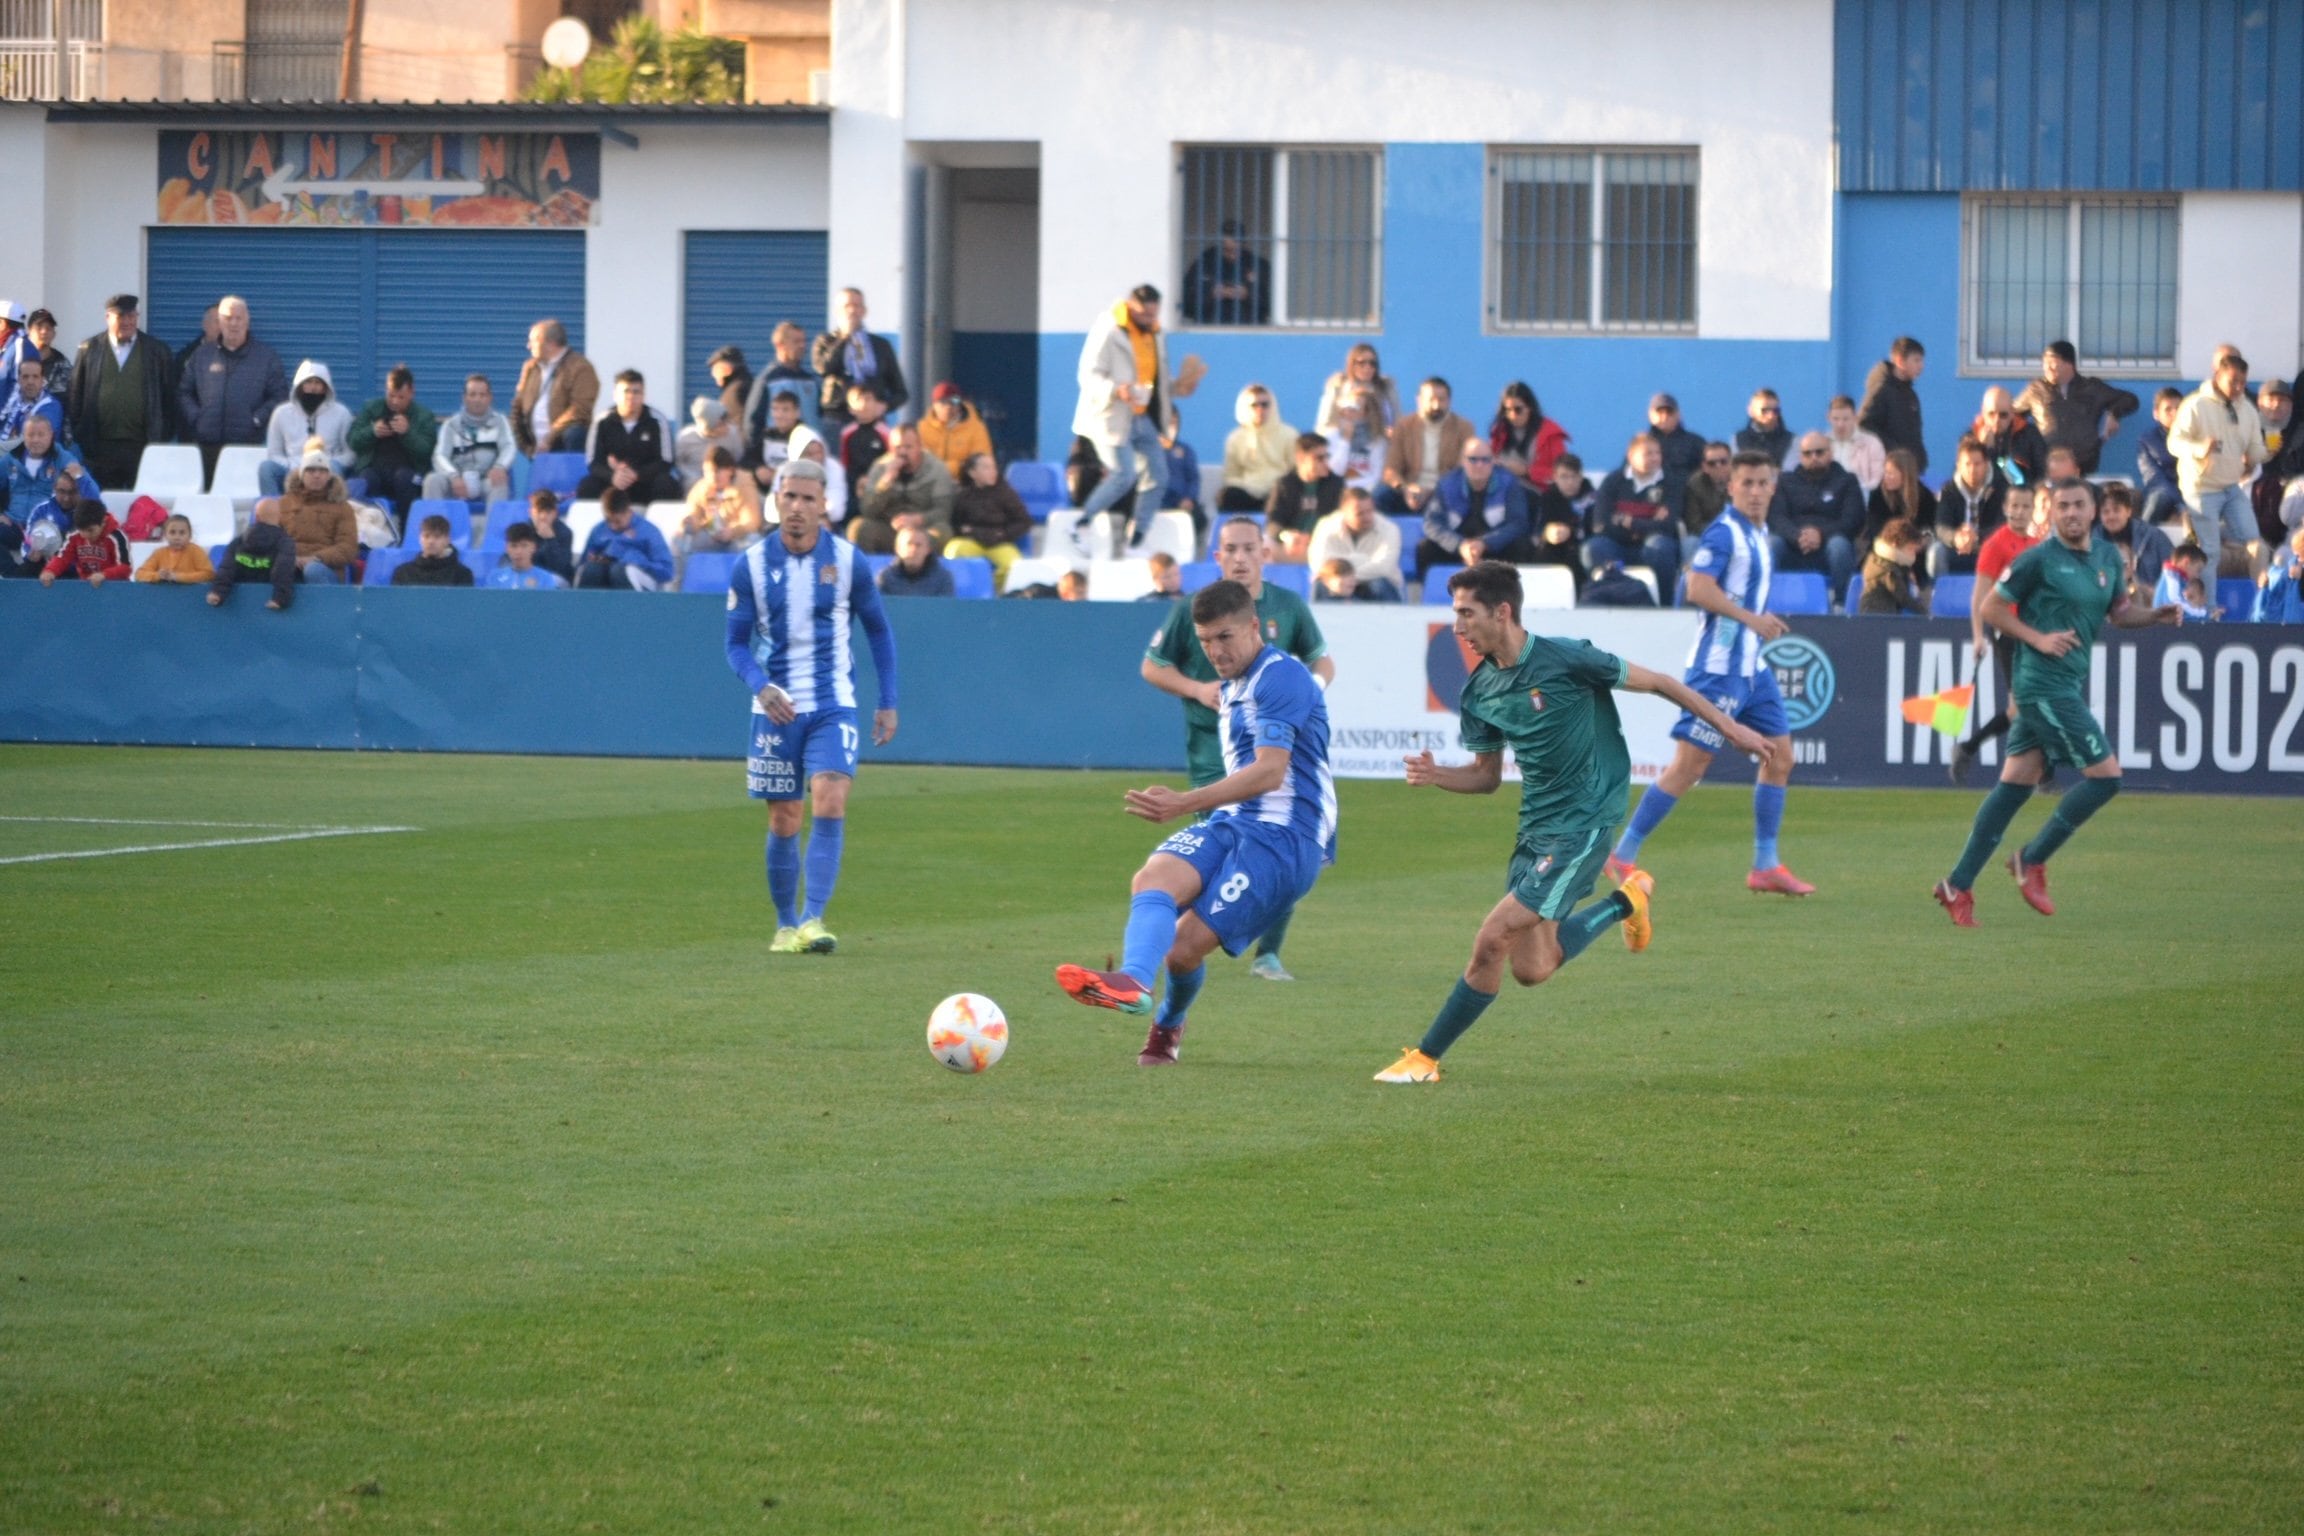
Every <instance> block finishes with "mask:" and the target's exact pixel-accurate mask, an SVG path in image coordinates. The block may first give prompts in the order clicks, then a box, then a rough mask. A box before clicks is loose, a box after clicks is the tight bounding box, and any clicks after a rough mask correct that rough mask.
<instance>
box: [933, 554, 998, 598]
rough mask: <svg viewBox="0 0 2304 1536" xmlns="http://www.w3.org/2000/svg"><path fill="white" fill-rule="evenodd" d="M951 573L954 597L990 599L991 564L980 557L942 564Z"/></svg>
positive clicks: (973, 556)
mask: <svg viewBox="0 0 2304 1536" xmlns="http://www.w3.org/2000/svg"><path fill="white" fill-rule="evenodd" d="M944 565H945V567H946V569H948V570H950V571H951V572H952V595H953V596H954V597H990V596H991V595H992V562H991V561H989V560H987V559H985V558H984V557H983V556H982V555H968V556H964V557H962V558H960V559H957V560H947V561H945V562H944Z"/></svg>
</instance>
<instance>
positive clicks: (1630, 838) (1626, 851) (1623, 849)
mask: <svg viewBox="0 0 2304 1536" xmlns="http://www.w3.org/2000/svg"><path fill="white" fill-rule="evenodd" d="M1679 803H1680V797H1679V796H1678V795H1674V794H1667V793H1666V792H1665V790H1664V786H1663V785H1661V784H1651V785H1649V786H1648V792H1647V793H1646V794H1644V795H1642V796H1641V797H1640V803H1639V804H1638V805H1636V806H1634V807H1633V808H1632V823H1631V825H1630V826H1627V827H1626V828H1625V829H1624V835H1623V836H1622V837H1619V838H1618V839H1616V857H1617V858H1618V859H1619V860H1621V861H1622V862H1624V863H1626V864H1637V863H1639V862H1640V845H1641V844H1642V843H1644V842H1646V841H1647V840H1648V834H1649V833H1651V832H1653V831H1655V830H1656V829H1657V828H1658V827H1660V826H1662V825H1664V818H1665V817H1667V816H1669V815H1671V814H1672V807H1674V806H1676V805H1678V804H1679ZM1427 1054H1429V1053H1427Z"/></svg>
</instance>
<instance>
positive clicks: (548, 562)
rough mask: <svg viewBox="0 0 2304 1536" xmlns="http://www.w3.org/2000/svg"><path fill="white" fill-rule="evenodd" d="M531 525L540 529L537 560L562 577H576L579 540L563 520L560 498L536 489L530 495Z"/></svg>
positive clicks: (542, 565)
mask: <svg viewBox="0 0 2304 1536" xmlns="http://www.w3.org/2000/svg"><path fill="white" fill-rule="evenodd" d="M528 526H529V527H531V528H533V529H534V530H535V531H536V564H537V565H538V566H539V567H540V568H542V569H544V570H547V571H550V572H551V573H552V574H553V575H555V576H557V577H559V578H560V579H561V580H562V581H564V582H568V583H569V584H571V585H573V584H574V583H575V580H576V540H575V537H574V536H573V535H571V534H570V533H569V532H568V525H567V524H565V523H563V522H561V521H560V498H559V497H557V496H555V495H553V494H552V493H551V492H550V491H536V492H534V493H532V494H531V495H530V496H529V498H528Z"/></svg>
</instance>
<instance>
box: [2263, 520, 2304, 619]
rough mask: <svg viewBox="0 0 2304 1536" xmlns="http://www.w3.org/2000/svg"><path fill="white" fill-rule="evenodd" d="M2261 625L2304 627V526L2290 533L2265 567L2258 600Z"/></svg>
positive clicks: (2292, 529) (2290, 530)
mask: <svg viewBox="0 0 2304 1536" xmlns="http://www.w3.org/2000/svg"><path fill="white" fill-rule="evenodd" d="M2256 620H2257V622H2258V623H2260V624H2304V523H2299V524H2298V525H2297V526H2295V527H2294V528H2291V529H2289V530H2288V540H2287V542H2286V543H2284V544H2282V545H2281V546H2280V549H2279V552H2278V553H2276V554H2274V555H2273V557H2272V563H2271V564H2270V565H2268V566H2267V567H2265V570H2264V582H2263V590H2262V591H2261V592H2259V593H2258V594H2257V597H2256Z"/></svg>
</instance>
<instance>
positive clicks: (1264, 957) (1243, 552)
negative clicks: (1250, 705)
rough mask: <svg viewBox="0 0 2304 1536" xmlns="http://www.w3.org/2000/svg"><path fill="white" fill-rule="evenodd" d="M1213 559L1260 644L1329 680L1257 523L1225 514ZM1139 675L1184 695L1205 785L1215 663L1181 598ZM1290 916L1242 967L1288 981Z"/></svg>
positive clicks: (1214, 747)
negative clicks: (1277, 579)
mask: <svg viewBox="0 0 2304 1536" xmlns="http://www.w3.org/2000/svg"><path fill="white" fill-rule="evenodd" d="M1215 555H1216V564H1217V565H1218V566H1219V567H1220V568H1221V570H1222V574H1223V577H1224V579H1225V580H1226V581H1236V582H1238V583H1240V585H1242V586H1244V587H1246V588H1247V589H1248V595H1249V596H1250V597H1253V598H1254V599H1255V600H1256V627H1257V628H1258V629H1260V630H1262V631H1263V633H1264V640H1265V643H1266V644H1268V645H1270V646H1272V647H1274V648H1275V649H1277V650H1282V651H1286V652H1287V653H1288V654H1289V655H1291V656H1293V657H1295V658H1296V659H1297V660H1298V661H1300V662H1302V663H1304V665H1305V666H1306V667H1308V668H1310V669H1311V672H1312V677H1313V680H1314V681H1315V682H1317V683H1318V684H1319V685H1320V686H1321V687H1322V688H1323V689H1325V688H1326V687H1327V686H1328V685H1329V684H1330V683H1332V682H1334V681H1335V680H1336V663H1335V662H1334V661H1332V660H1330V659H1329V656H1328V642H1327V641H1326V640H1324V639H1322V638H1321V637H1320V626H1319V624H1318V623H1317V622H1316V621H1315V620H1314V619H1313V617H1312V610H1311V608H1310V607H1308V606H1306V604H1305V602H1304V599H1302V598H1300V597H1298V596H1297V595H1296V594H1295V593H1293V592H1291V591H1289V590H1288V589H1287V588H1285V587H1279V586H1274V585H1272V584H1270V583H1268V582H1267V581H1265V579H1264V530H1263V529H1261V528H1259V527H1257V526H1256V525H1255V524H1254V523H1252V522H1249V521H1248V520H1247V519H1246V518H1244V517H1236V518H1233V519H1232V520H1231V521H1230V522H1227V523H1225V524H1224V525H1223V526H1222V527H1220V528H1218V529H1217V530H1216V549H1215ZM1141 670H1142V673H1143V677H1144V681H1146V682H1148V683H1150V684H1151V685H1152V686H1153V687H1155V688H1157V689H1159V690H1160V691H1161V692H1162V693H1169V694H1174V695H1175V696H1176V697H1177V698H1179V699H1182V700H1183V701H1184V767H1185V771H1186V772H1187V773H1189V774H1190V775H1191V778H1192V787H1193V788H1194V789H1205V788H1206V787H1207V786H1209V785H1210V784H1213V783H1215V782H1216V781H1217V780H1218V779H1221V778H1223V777H1224V749H1223V748H1222V747H1221V746H1219V745H1218V744H1217V741H1216V689H1217V681H1216V669H1215V668H1214V667H1212V666H1210V665H1209V664H1208V655H1207V653H1206V652H1205V651H1203V650H1201V649H1200V637H1199V635H1198V634H1196V633H1195V632H1194V631H1193V628H1192V603H1191V600H1190V599H1188V598H1187V599H1186V600H1184V601H1182V602H1179V603H1178V604H1176V606H1175V607H1174V608H1172V609H1170V610H1169V613H1168V620H1167V622H1166V623H1164V624H1162V625H1161V626H1160V632H1159V633H1158V634H1156V635H1154V636H1153V637H1152V644H1151V646H1150V648H1148V649H1147V650H1146V651H1145V652H1144V665H1143V667H1142V669H1141ZM1295 915H1296V909H1295V908H1294V907H1289V908H1287V909H1286V910H1285V911H1283V912H1281V914H1280V915H1279V916H1278V917H1275V918H1274V919H1272V923H1271V925H1270V926H1269V927H1267V928H1266V929H1265V930H1264V933H1263V935H1262V937H1260V938H1258V939H1257V941H1256V956H1255V958H1254V959H1253V960H1251V961H1249V962H1248V974H1249V975H1251V976H1260V977H1262V978H1263V979H1264V980H1266V981H1294V980H1295V979H1296V978H1295V977H1293V976H1291V975H1289V974H1288V969H1287V967H1286V966H1284V965H1282V964H1281V963H1280V945H1281V941H1282V940H1284V939H1286V938H1287V937H1288V923H1289V920H1290V919H1291V918H1293V917H1294V916H1295Z"/></svg>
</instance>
